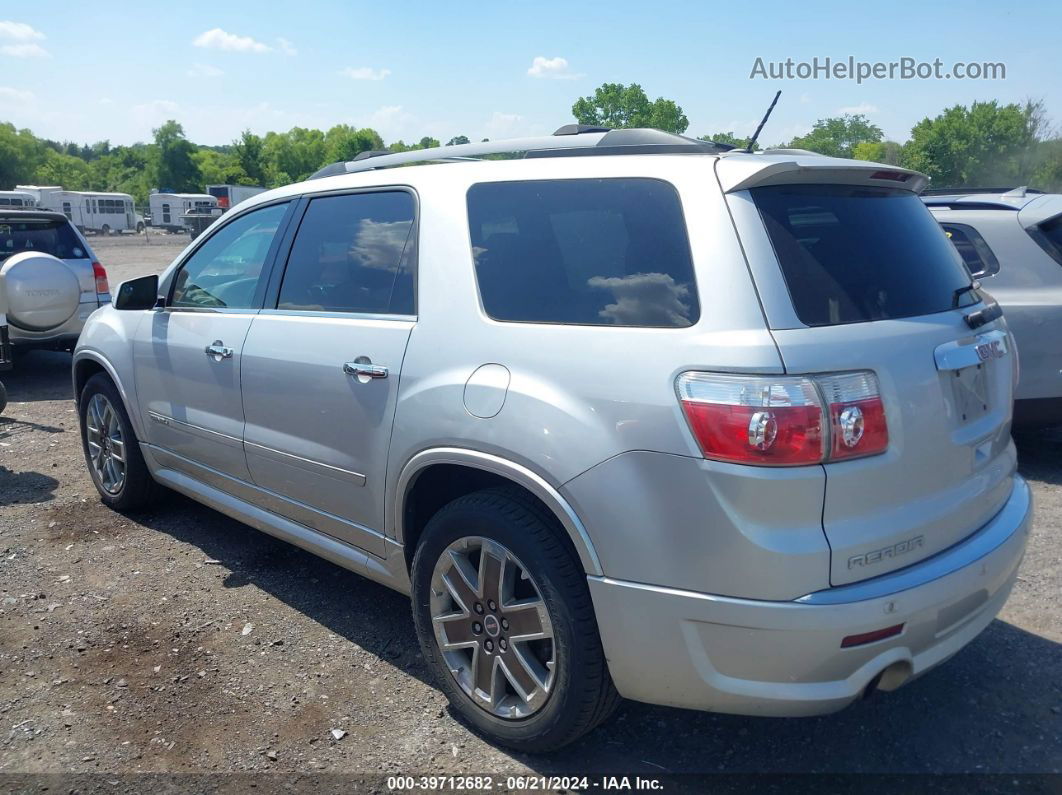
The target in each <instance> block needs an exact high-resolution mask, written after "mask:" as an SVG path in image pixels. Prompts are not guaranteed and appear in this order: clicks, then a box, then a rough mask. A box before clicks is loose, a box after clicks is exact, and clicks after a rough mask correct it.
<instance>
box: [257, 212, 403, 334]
mask: <svg viewBox="0 0 1062 795" xmlns="http://www.w3.org/2000/svg"><path fill="white" fill-rule="evenodd" d="M412 230H413V197H412V196H411V195H410V194H409V193H406V192H405V191H384V192H380V193H352V194H348V195H344V196H324V197H321V198H318V199H313V200H311V201H310V204H309V207H307V208H306V214H305V215H304V216H303V218H302V223H300V224H299V231H298V233H297V234H296V235H295V242H294V243H293V244H292V247H291V254H290V255H289V257H288V265H287V268H286V269H285V271H284V281H283V283H282V284H281V287H280V299H279V301H278V302H277V307H278V308H279V309H300V310H316V311H322V312H370V313H377V314H403V315H405V314H412V313H413V274H412V267H411V259H412V249H413V243H412V237H413V236H412Z"/></svg>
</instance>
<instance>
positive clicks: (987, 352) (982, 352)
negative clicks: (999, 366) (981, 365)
mask: <svg viewBox="0 0 1062 795" xmlns="http://www.w3.org/2000/svg"><path fill="white" fill-rule="evenodd" d="M976 350H977V358H979V359H980V360H981V361H982V362H987V361H988V360H989V359H1002V358H1003V357H1004V356H1006V355H1007V348H1006V346H1005V345H1004V344H1003V341H1002V340H992V341H991V342H981V343H978V345H977V346H976Z"/></svg>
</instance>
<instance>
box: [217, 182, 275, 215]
mask: <svg viewBox="0 0 1062 795" xmlns="http://www.w3.org/2000/svg"><path fill="white" fill-rule="evenodd" d="M206 191H207V193H209V194H210V195H211V196H213V197H215V198H216V199H217V201H218V207H220V208H221V209H222V210H230V209H232V208H233V207H235V206H236V205H237V204H239V203H240V202H242V201H246V200H247V199H249V198H251V197H252V196H257V195H258V194H259V193H264V192H265V188H259V187H258V186H256V185H207V186H206Z"/></svg>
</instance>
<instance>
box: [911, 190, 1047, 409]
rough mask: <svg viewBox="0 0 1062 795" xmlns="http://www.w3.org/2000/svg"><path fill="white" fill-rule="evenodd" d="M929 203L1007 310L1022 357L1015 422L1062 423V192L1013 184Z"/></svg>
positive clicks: (976, 274)
mask: <svg viewBox="0 0 1062 795" xmlns="http://www.w3.org/2000/svg"><path fill="white" fill-rule="evenodd" d="M923 201H924V202H925V203H926V204H927V205H928V206H929V209H930V212H932V213H933V216H934V217H935V218H936V219H937V220H938V221H939V222H940V224H941V226H943V227H944V231H945V232H946V233H947V235H948V237H950V238H951V242H952V243H954V244H955V247H956V248H958V250H959V253H960V254H961V255H962V258H963V260H964V261H965V262H966V266H967V267H968V268H969V270H970V272H971V273H972V274H973V277H974V278H975V279H977V280H978V281H980V282H981V284H983V285H984V287H985V289H986V290H987V291H989V292H990V293H991V294H992V297H993V298H995V299H996V300H997V301H999V304H1000V306H1002V307H1003V310H1004V312H1006V315H1007V325H1008V326H1009V327H1010V329H1011V333H1012V334H1013V335H1014V341H1015V342H1016V344H1017V349H1018V354H1019V358H1020V359H1021V368H1020V369H1021V377H1020V378H1019V379H1018V387H1017V390H1016V391H1015V394H1014V398H1015V402H1014V420H1015V424H1017V425H1056V424H1062V346H1060V345H1059V340H1060V339H1062V196H1060V195H1058V194H1048V193H1040V192H1039V191H1034V190H1028V189H1026V188H1015V189H1014V190H1010V191H1005V192H1004V191H998V190H997V191H991V192H990V191H988V190H981V191H976V192H973V193H951V194H943V193H941V192H934V194H933V195H930V196H923Z"/></svg>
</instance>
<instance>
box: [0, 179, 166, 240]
mask: <svg viewBox="0 0 1062 795" xmlns="http://www.w3.org/2000/svg"><path fill="white" fill-rule="evenodd" d="M16 188H17V189H18V190H19V191H24V192H26V193H28V194H30V195H32V196H33V197H34V198H35V199H36V202H37V206H38V207H41V208H42V209H46V210H55V211H56V212H60V213H62V214H63V215H65V216H66V217H67V218H68V219H69V220H70V221H71V222H72V223H73V224H74V225H75V226H76V227H77V228H78V229H80V230H81V231H82V232H96V233H98V234H102V235H110V234H115V233H119V232H137V233H140V232H143V231H144V227H145V224H144V219H143V217H142V216H140V215H138V214H137V213H136V212H135V210H134V209H133V197H132V196H130V195H129V194H128V193H94V192H91V191H75V190H63V189H62V188H61V187H58V186H50V187H41V186H38V185H17V186H16Z"/></svg>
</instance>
